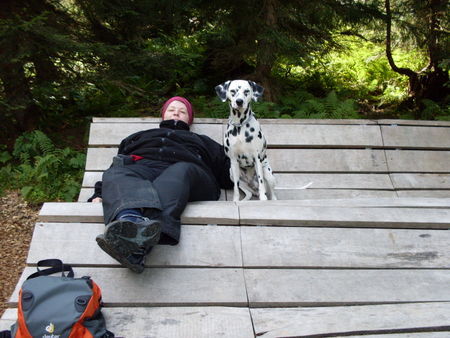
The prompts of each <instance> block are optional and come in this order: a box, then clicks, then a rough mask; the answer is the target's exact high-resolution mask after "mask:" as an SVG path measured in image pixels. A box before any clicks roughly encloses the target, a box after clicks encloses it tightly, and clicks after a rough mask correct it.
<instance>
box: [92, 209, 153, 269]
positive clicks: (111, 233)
mask: <svg viewBox="0 0 450 338" xmlns="http://www.w3.org/2000/svg"><path fill="white" fill-rule="evenodd" d="M160 234H161V226H160V223H159V221H157V220H150V219H148V218H147V217H143V216H136V215H124V216H122V217H121V218H120V219H118V220H116V221H113V222H111V223H110V224H108V225H107V226H106V229H105V233H104V234H102V235H98V236H97V238H96V241H97V243H98V245H99V246H100V248H101V249H102V250H103V251H105V252H106V253H107V254H108V255H110V256H111V257H113V258H114V259H116V260H117V261H119V262H120V263H121V264H122V265H123V266H126V267H127V268H129V269H131V270H133V271H135V272H142V271H143V269H144V264H143V262H144V259H145V255H146V253H147V252H149V251H150V249H151V247H153V246H154V245H156V244H158V241H159V237H160ZM141 256H142V257H141Z"/></svg>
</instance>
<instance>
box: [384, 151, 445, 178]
mask: <svg viewBox="0 0 450 338" xmlns="http://www.w3.org/2000/svg"><path fill="white" fill-rule="evenodd" d="M386 158H387V163H388V167H389V171H390V172H392V173H395V172H403V173H413V172H421V173H450V151H436V150H434V151H433V150H428V151H424V150H386Z"/></svg>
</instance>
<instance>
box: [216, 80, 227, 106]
mask: <svg viewBox="0 0 450 338" xmlns="http://www.w3.org/2000/svg"><path fill="white" fill-rule="evenodd" d="M230 82H231V81H226V82H224V83H222V84H220V85H218V86H216V88H215V89H216V93H217V96H218V97H219V98H220V99H221V100H222V102H225V101H226V100H227V90H228V87H229V86H230Z"/></svg>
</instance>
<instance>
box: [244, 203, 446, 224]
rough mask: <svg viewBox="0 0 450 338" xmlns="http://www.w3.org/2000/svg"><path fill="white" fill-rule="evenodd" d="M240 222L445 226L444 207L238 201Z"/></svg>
mask: <svg viewBox="0 0 450 338" xmlns="http://www.w3.org/2000/svg"><path fill="white" fill-rule="evenodd" d="M239 214H240V222H241V223H240V224H248V225H285V226H320V227H324V226H339V227H379V228H427V229H448V228H449V227H450V212H449V211H448V209H426V208H421V209H416V208H367V207H359V208H357V207H355V208H350V207H349V208H345V209H343V208H336V207H302V206H279V205H269V204H267V205H266V206H265V207H264V208H261V206H259V205H248V204H247V205H240V206H239Z"/></svg>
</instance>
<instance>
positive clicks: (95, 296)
mask: <svg viewBox="0 0 450 338" xmlns="http://www.w3.org/2000/svg"><path fill="white" fill-rule="evenodd" d="M42 266H50V268H48V269H44V270H40V269H39V267H42ZM37 270H38V271H37V272H36V273H34V274H32V275H30V276H29V277H28V278H27V280H26V281H25V282H24V283H23V284H22V288H21V290H20V293H19V304H18V313H17V322H16V323H15V324H14V325H12V327H11V335H12V337H14V338H22V337H27V338H28V337H49V338H50V337H51V338H66V337H67V338H68V337H77V338H88V337H89V338H93V337H95V338H97V337H101V338H111V337H114V334H113V333H111V332H109V331H108V330H106V325H105V320H104V317H103V315H102V313H101V311H100V310H101V307H102V295H101V290H100V288H99V287H98V285H97V284H96V283H95V282H94V281H93V280H92V279H91V278H90V277H81V278H74V273H73V269H72V267H71V266H70V265H67V264H63V263H62V262H61V261H60V260H59V259H47V260H43V261H39V262H38V267H37ZM59 272H61V276H57V277H56V276H50V275H51V274H54V273H59ZM65 272H67V275H66V274H65Z"/></svg>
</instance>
